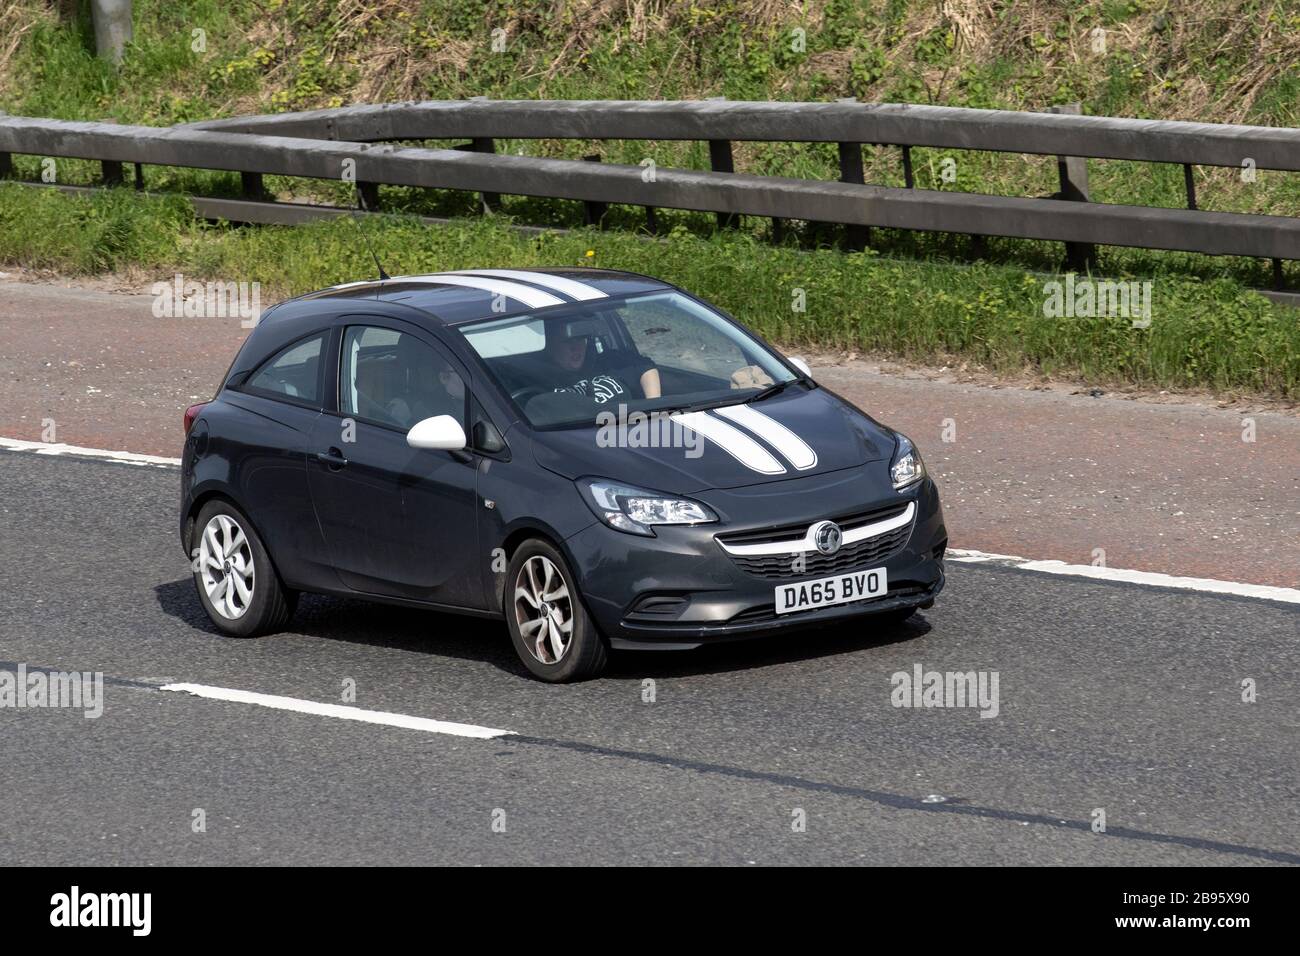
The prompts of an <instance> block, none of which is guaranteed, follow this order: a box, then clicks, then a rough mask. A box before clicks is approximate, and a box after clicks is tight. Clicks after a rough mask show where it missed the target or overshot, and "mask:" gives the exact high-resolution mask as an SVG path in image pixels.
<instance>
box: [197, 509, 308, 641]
mask: <svg viewBox="0 0 1300 956" xmlns="http://www.w3.org/2000/svg"><path fill="white" fill-rule="evenodd" d="M194 529H195V531H196V533H197V537H196V538H195V539H194V544H193V547H194V552H195V558H194V586H195V588H196V589H197V590H198V592H199V600H200V601H201V602H202V603H203V609H204V610H205V611H207V612H208V617H210V618H211V619H212V623H213V624H215V625H216V626H217V627H218V628H219V629H220V630H221V631H223V632H224V633H226V634H229V635H231V636H233V637H255V636H257V635H258V634H267V633H270V632H272V631H278V630H280V629H281V628H283V627H284V625H285V624H287V623H288V622H289V618H290V617H292V616H293V610H294V606H295V605H296V603H297V597H298V595H297V594H296V593H295V592H293V591H289V590H287V589H286V588H285V587H284V585H282V584H281V583H280V576H279V575H278V574H277V573H276V571H275V567H274V566H273V565H272V564H271V557H270V555H268V554H267V553H266V547H265V546H264V545H263V544H262V539H261V538H259V537H258V536H257V532H256V531H254V530H253V525H252V522H250V521H249V520H248V518H247V517H245V516H244V514H243V512H241V511H240V510H239V509H238V508H236V507H235V506H234V505H232V504H230V503H229V502H226V501H220V500H214V501H209V502H208V503H207V504H206V505H204V506H203V508H202V509H201V510H200V511H199V516H198V518H197V519H196V520H195V522H194Z"/></svg>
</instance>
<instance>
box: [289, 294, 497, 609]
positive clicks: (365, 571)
mask: <svg viewBox="0 0 1300 956" xmlns="http://www.w3.org/2000/svg"><path fill="white" fill-rule="evenodd" d="M345 323H346V324H345V326H344V328H343V331H342V337H341V342H340V348H339V355H338V376H337V379H336V381H337V384H338V387H337V394H336V396H335V398H336V401H334V402H333V407H332V408H327V409H326V410H325V412H324V413H323V414H322V416H321V418H320V420H319V422H318V423H317V425H316V428H315V429H314V431H313V447H314V448H315V454H314V455H313V456H311V458H310V459H309V461H308V466H307V474H308V485H309V487H310V489H311V499H312V503H313V505H314V506H315V509H316V515H317V518H318V519H319V522H320V526H321V530H322V532H323V534H324V535H325V539H326V542H327V543H328V546H329V552H330V556H331V559H332V561H333V563H334V567H335V569H336V570H337V572H338V574H339V577H340V578H341V579H342V581H343V583H344V585H346V586H347V587H349V588H352V589H354V590H356V591H360V592H363V593H368V594H380V595H389V596H394V597H402V598H409V599H414V600H420V601H428V602H433V603H437V604H445V605H451V606H456V607H466V608H476V609H481V608H483V607H484V606H485V602H484V597H483V588H482V581H481V573H480V568H479V564H480V563H481V562H482V561H486V560H487V558H486V557H484V556H482V555H480V554H479V547H478V493H477V480H476V478H477V458H476V456H474V455H473V454H471V453H469V452H451V451H437V450H431V449H418V448H412V447H410V446H409V445H407V443H406V433H407V431H409V430H410V428H411V426H413V425H414V424H415V423H416V422H418V421H421V420H423V419H425V418H431V417H434V416H436V415H452V416H454V417H455V418H456V420H457V421H458V422H460V424H461V427H462V428H465V427H466V396H467V394H468V387H467V384H466V383H467V381H468V374H467V373H466V372H465V370H464V368H463V366H461V365H460V364H459V363H458V362H456V361H455V360H454V359H453V358H452V357H451V355H450V354H449V353H448V352H447V351H446V350H445V349H444V348H443V347H442V346H441V345H439V344H438V343H436V342H435V341H434V340H433V339H432V337H430V336H428V335H427V333H425V332H423V330H420V329H417V328H416V327H414V326H411V325H408V324H406V323H404V322H401V321H400V320H396V319H388V318H384V317H377V316H349V317H347V318H346V319H345Z"/></svg>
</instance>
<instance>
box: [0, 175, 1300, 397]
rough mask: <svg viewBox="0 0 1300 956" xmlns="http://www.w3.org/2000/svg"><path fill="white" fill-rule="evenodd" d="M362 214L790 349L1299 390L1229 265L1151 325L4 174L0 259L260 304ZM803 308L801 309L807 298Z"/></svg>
mask: <svg viewBox="0 0 1300 956" xmlns="http://www.w3.org/2000/svg"><path fill="white" fill-rule="evenodd" d="M362 229H364V230H365V232H366V234H367V235H368V236H369V237H370V240H371V242H372V243H373V244H374V246H375V248H376V250H377V251H378V252H379V255H380V257H381V259H382V260H383V263H384V266H385V268H386V269H387V270H388V271H389V272H391V273H393V274H394V275H397V274H399V273H408V274H409V273H419V272H432V271H440V270H446V269H461V268H471V267H479V268H485V267H520V266H537V265H551V266H557V265H590V266H598V267H603V268H613V269H629V270H632V271H635V272H642V273H646V274H649V275H654V276H659V277H661V278H664V279H667V280H669V281H671V282H675V283H677V284H679V285H681V286H683V287H684V288H687V289H689V290H691V291H692V292H695V293H696V294H699V295H701V296H703V297H705V298H707V299H709V300H710V301H713V302H715V303H716V304H718V305H719V306H721V307H722V308H724V309H726V310H727V311H729V312H731V313H732V314H733V315H735V316H736V317H737V318H739V319H740V320H741V321H743V322H745V323H746V324H748V325H749V326H751V327H752V328H754V329H756V330H758V331H759V332H760V333H762V334H763V335H765V336H767V337H768V338H770V339H772V340H773V341H776V342H780V343H781V344H782V345H783V346H785V347H787V348H809V349H822V350H845V351H858V352H874V353H881V354H885V355H889V356H894V357H897V358H901V359H910V360H918V361H922V362H935V361H951V360H954V359H956V360H959V361H965V362H968V363H972V364H975V365H979V366H982V367H984V368H986V369H988V370H990V371H993V372H1001V373H1016V374H1022V373H1025V372H1029V373H1031V374H1039V375H1043V376H1047V377H1051V378H1073V379H1081V380H1083V381H1084V382H1087V383H1089V384H1098V385H1138V386H1146V387H1158V388H1172V389H1209V390H1212V391H1215V392H1217V393H1220V394H1224V393H1246V394H1256V395H1264V396H1269V397H1274V398H1284V399H1294V398H1295V397H1297V396H1298V395H1300V319H1298V318H1297V316H1296V313H1295V312H1294V311H1293V310H1291V309H1287V308H1284V307H1279V306H1275V305H1274V304H1272V303H1271V302H1269V301H1268V300H1267V299H1265V298H1263V297H1262V296H1260V295H1257V294H1255V293H1253V292H1249V291H1246V290H1244V289H1242V288H1241V287H1240V286H1239V285H1238V284H1236V283H1235V282H1232V281H1229V280H1213V281H1203V280H1199V279H1196V278H1193V277H1177V276H1157V277H1156V278H1154V279H1153V280H1151V282H1152V287H1151V291H1152V298H1151V323H1150V325H1149V327H1147V328H1135V327H1134V326H1133V322H1132V321H1131V320H1130V319H1129V318H1123V317H1115V318H1051V317H1048V316H1046V315H1045V314H1044V311H1045V310H1044V304H1045V302H1046V301H1047V300H1048V290H1047V289H1046V288H1045V283H1047V282H1049V281H1053V280H1058V279H1059V277H1055V276H1052V277H1043V276H1038V275H1034V274H1029V273H1026V272H1025V271H1024V270H1022V269H1015V268H1010V267H1006V266H1001V265H994V264H988V263H977V264H974V265H969V266H953V265H949V264H946V263H941V262H925V261H922V262H915V261H896V260H888V259H883V258H880V257H879V256H876V255H873V254H871V253H848V254H846V253H843V252H838V251H833V250H818V251H811V252H807V251H800V250H797V249H793V248H783V247H774V246H771V245H768V244H766V243H763V242H760V241H757V240H755V239H753V238H752V237H750V236H747V235H744V234H725V233H724V234H718V235H715V236H710V237H703V236H699V235H696V234H693V233H691V232H689V231H687V230H685V229H677V230H675V231H674V232H673V234H672V235H670V236H668V237H667V238H665V239H664V240H662V241H648V240H646V239H643V238H638V237H637V236H635V235H632V234H629V233H621V232H598V231H592V230H578V231H574V232H568V233H559V232H548V233H544V234H542V235H525V234H522V233H520V232H518V231H516V230H514V229H512V228H510V223H509V221H508V220H506V219H504V218H496V217H494V218H487V219H477V218H474V219H461V220H456V221H454V222H453V223H452V224H451V225H449V226H446V227H438V228H430V227H428V226H425V225H423V224H422V223H420V222H419V221H418V220H416V219H413V218H410V217H401V216H387V217H383V218H379V219H368V220H366V221H364V222H362V223H358V222H356V221H354V220H351V219H342V220H335V221H330V222H319V223H314V224H311V225H308V226H299V227H277V226H265V227H244V228H234V227H229V226H213V225H210V224H205V223H202V222H199V221H196V220H195V219H194V218H193V210H192V207H191V206H190V204H189V202H188V201H187V200H185V199H184V198H182V197H177V196H151V195H141V194H138V193H135V192H134V191H132V190H129V189H114V190H106V191H103V192H98V193H95V194H93V195H89V196H70V195H65V194H62V193H59V192H57V191H54V190H49V189H37V188H32V187H26V186H20V185H17V184H12V183H0V262H3V263H6V264H9V265H13V266H20V267H24V268H29V269H38V270H52V271H58V272H61V273H64V274H71V275H93V274H99V273H108V272H139V273H142V274H143V275H144V276H146V277H149V276H152V277H153V278H155V279H158V280H163V279H167V278H169V277H170V276H171V275H172V273H173V272H177V271H179V272H183V273H185V274H186V275H187V276H188V277H190V278H195V279H201V280H202V279H214V280H223V281H243V282H260V283H261V284H262V299H263V302H268V301H273V300H274V299H275V298H277V297H280V296H283V295H292V294H297V293H301V292H305V291H309V290H311V289H316V288H320V287H322V286H327V285H331V284H333V283H337V282H344V281H350V280H353V279H356V278H359V277H365V276H369V275H373V273H374V266H373V264H372V262H371V261H370V258H369V254H368V252H367V251H366V247H365V243H364V241H363V238H362V235H361V232H360V230H362ZM800 306H802V307H803V308H802V311H800V310H799V308H800Z"/></svg>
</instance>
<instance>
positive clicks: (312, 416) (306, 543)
mask: <svg viewBox="0 0 1300 956" xmlns="http://www.w3.org/2000/svg"><path fill="white" fill-rule="evenodd" d="M329 339H330V330H329V329H322V330H319V331H316V332H313V333H311V334H309V335H306V336H303V337H301V338H299V339H297V340H295V341H293V342H291V343H289V344H288V345H286V346H284V347H283V348H281V349H280V350H279V351H277V352H276V353H275V354H273V355H271V356H269V357H268V358H267V359H266V360H265V361H264V362H262V364H261V365H259V366H258V367H257V368H256V369H254V370H253V371H252V372H251V373H249V374H248V375H246V376H244V377H243V378H242V380H241V381H239V382H238V383H235V384H232V385H230V386H228V388H227V391H226V392H225V395H224V398H225V402H224V405H225V413H226V414H229V415H230V416H231V420H230V421H229V422H226V423H223V425H222V427H221V428H220V429H218V431H219V434H220V437H215V438H214V439H213V443H214V444H213V448H212V451H211V452H210V454H211V455H213V456H217V457H221V458H224V459H225V460H226V461H228V462H230V478H229V480H230V482H231V483H232V484H233V485H234V487H235V489H236V496H237V498H238V500H239V502H240V503H241V504H242V506H243V507H244V508H245V510H246V511H247V512H248V516H249V518H250V520H252V522H253V524H254V525H255V526H256V528H257V530H258V532H259V533H260V534H261V536H262V540H263V541H264V542H265V543H266V547H267V550H269V551H270V553H271V555H272V557H273V559H274V560H275V563H276V568H277V569H278V570H279V572H280V575H281V577H283V578H284V580H285V582H286V583H287V584H289V585H290V586H291V587H312V586H317V585H320V584H324V583H328V582H329V580H330V578H331V577H332V576H333V575H332V572H331V571H330V565H329V558H328V552H327V548H326V547H325V542H324V540H323V539H322V537H321V533H320V529H319V528H318V527H317V524H316V516H315V514H314V512H313V509H312V506H311V499H310V495H309V494H308V491H307V463H308V459H309V458H311V457H314V456H312V454H311V442H312V437H311V436H312V433H313V432H314V430H315V428H316V425H317V423H318V422H319V420H320V416H321V408H322V406H323V404H324V401H323V398H324V395H325V391H326V385H325V381H326V379H327V376H326V375H325V374H324V367H325V365H326V361H327V356H328V354H329Z"/></svg>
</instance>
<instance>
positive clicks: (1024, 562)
mask: <svg viewBox="0 0 1300 956" xmlns="http://www.w3.org/2000/svg"><path fill="white" fill-rule="evenodd" d="M0 448H5V449H8V450H10V451H26V452H34V453H35V454H38V455H79V456H82V457H85V458H100V459H103V460H105V461H116V462H120V463H122V464H124V465H152V466H154V467H156V468H176V467H179V466H180V463H181V460H180V459H179V458H161V457H159V456H157V455H137V454H136V453H135V452H129V451H105V450H104V449H102V448H81V447H78V446H77V445H63V444H49V443H46V442H39V441H22V440H20V439H17V438H4V437H0ZM946 557H947V559H948V560H949V561H957V562H961V563H964V564H997V565H1000V566H1004V567H1012V568H1023V569H1024V570H1027V571H1044V572H1046V573H1048V574H1061V575H1071V576H1074V577H1082V578H1099V579H1101V580H1105V581H1127V582H1128V583H1130V584H1143V585H1148V586H1150V587H1161V588H1181V589H1183V590H1189V591H1205V592H1208V593H1212V594H1235V595H1237V596H1239V597H1255V598H1265V599H1267V600H1270V601H1283V602H1285V603H1287V604H1300V590H1297V589H1296V588H1283V587H1274V586H1272V585H1267V584H1242V583H1240V582H1237V581H1219V580H1216V579H1214V578H1184V577H1177V576H1176V575H1172V574H1161V573H1159V572H1157V571H1128V570H1125V569H1123V568H1096V567H1093V566H1092V565H1089V564H1066V563H1065V562H1064V561H1031V560H1030V559H1029V558H1022V557H1018V556H1017V555H1014V554H993V553H991V552H988V551H972V550H967V549H963V548H949V549H948V552H947V556H946ZM509 732H510V731H501V733H509Z"/></svg>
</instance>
